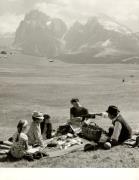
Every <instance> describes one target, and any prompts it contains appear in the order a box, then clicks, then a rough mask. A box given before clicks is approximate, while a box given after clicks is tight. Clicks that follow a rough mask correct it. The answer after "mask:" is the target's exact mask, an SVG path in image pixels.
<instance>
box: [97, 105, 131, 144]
mask: <svg viewBox="0 0 139 180" xmlns="http://www.w3.org/2000/svg"><path fill="white" fill-rule="evenodd" d="M97 115H99V116H102V117H105V118H106V117H108V118H109V119H110V120H112V125H113V126H112V127H110V128H109V132H108V136H109V140H108V141H109V143H110V145H111V146H114V145H118V144H121V143H123V142H124V141H125V140H127V139H129V138H131V135H132V129H131V127H130V126H129V124H128V123H127V121H126V120H125V119H124V118H123V116H122V115H121V114H120V110H119V109H118V107H116V106H113V105H111V106H109V107H108V109H107V111H106V112H105V113H100V114H97ZM106 143H107V142H106ZM104 147H105V144H104Z"/></svg>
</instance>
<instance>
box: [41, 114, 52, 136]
mask: <svg viewBox="0 0 139 180" xmlns="http://www.w3.org/2000/svg"><path fill="white" fill-rule="evenodd" d="M43 117H44V119H43V121H42V122H41V124H40V127H41V134H42V137H43V139H50V138H51V137H52V124H51V121H50V118H51V117H50V115H48V114H44V115H43Z"/></svg>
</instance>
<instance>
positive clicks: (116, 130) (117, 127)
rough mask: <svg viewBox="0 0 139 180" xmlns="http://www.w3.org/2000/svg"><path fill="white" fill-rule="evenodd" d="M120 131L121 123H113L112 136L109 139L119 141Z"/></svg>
mask: <svg viewBox="0 0 139 180" xmlns="http://www.w3.org/2000/svg"><path fill="white" fill-rule="evenodd" d="M121 129H122V125H121V123H120V122H118V121H117V122H115V125H114V131H113V134H112V136H111V139H113V140H116V141H118V140H119V136H120V133H121Z"/></svg>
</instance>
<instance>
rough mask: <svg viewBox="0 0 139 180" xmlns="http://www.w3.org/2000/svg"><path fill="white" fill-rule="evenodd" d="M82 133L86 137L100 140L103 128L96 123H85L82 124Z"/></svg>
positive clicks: (96, 140)
mask: <svg viewBox="0 0 139 180" xmlns="http://www.w3.org/2000/svg"><path fill="white" fill-rule="evenodd" d="M82 134H83V136H84V137H85V138H86V139H88V140H92V141H95V142H98V141H99V139H100V137H101V134H102V130H101V128H100V127H99V126H97V125H96V124H95V123H90V124H85V123H84V124H83V125H82Z"/></svg>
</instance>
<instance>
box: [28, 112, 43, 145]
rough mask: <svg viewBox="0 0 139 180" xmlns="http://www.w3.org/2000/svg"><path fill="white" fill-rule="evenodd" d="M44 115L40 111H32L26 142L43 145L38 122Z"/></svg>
mask: <svg viewBox="0 0 139 180" xmlns="http://www.w3.org/2000/svg"><path fill="white" fill-rule="evenodd" d="M43 119H44V117H43V114H42V113H41V112H36V111H35V112H33V114H32V120H33V121H32V123H31V125H30V128H29V130H28V133H27V135H28V143H29V145H32V146H43V138H42V135H41V128H40V123H41V122H42V121H43Z"/></svg>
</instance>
